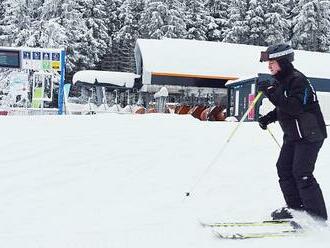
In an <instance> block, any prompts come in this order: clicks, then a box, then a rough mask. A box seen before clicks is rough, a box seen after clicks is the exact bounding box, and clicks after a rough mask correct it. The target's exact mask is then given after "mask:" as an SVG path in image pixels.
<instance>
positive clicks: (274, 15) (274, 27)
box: [264, 0, 290, 45]
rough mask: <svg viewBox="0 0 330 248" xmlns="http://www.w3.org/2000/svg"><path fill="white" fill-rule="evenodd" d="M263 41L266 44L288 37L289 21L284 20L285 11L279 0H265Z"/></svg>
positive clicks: (284, 40)
mask: <svg viewBox="0 0 330 248" xmlns="http://www.w3.org/2000/svg"><path fill="white" fill-rule="evenodd" d="M265 7H266V10H267V11H266V14H265V18H266V19H265V32H264V35H265V37H266V39H265V41H266V44H267V45H272V44H276V43H280V42H286V41H287V40H288V39H289V28H290V23H289V22H288V21H287V20H286V15H287V11H286V8H285V6H284V5H283V3H282V1H281V0H269V1H266V4H265Z"/></svg>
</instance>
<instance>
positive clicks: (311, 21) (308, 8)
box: [292, 0, 330, 52]
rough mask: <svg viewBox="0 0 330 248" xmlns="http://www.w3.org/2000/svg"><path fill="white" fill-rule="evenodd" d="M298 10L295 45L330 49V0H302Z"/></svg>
mask: <svg viewBox="0 0 330 248" xmlns="http://www.w3.org/2000/svg"><path fill="white" fill-rule="evenodd" d="M297 10H298V11H299V14H298V15H297V16H296V17H295V18H294V19H293V37H292V44H293V46H294V47H295V48H298V49H305V50H311V51H320V52H325V51H329V45H330V1H324V0H323V1H322V0H313V1H307V0H301V1H299V3H298V7H297Z"/></svg>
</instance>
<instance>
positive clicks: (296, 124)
mask: <svg viewBox="0 0 330 248" xmlns="http://www.w3.org/2000/svg"><path fill="white" fill-rule="evenodd" d="M291 66H292V65H291ZM274 78H275V79H276V82H275V84H274V87H273V88H270V89H269V90H267V91H266V92H264V93H265V95H266V96H267V97H268V98H269V100H270V101H271V102H272V103H273V104H274V105H275V109H274V110H273V111H271V112H269V113H268V114H267V116H268V118H269V123H271V122H275V121H278V122H279V124H280V126H281V128H282V130H283V132H284V141H285V140H291V141H296V140H306V141H309V142H318V141H322V140H324V139H325V138H326V137H327V131H326V125H325V122H324V118H323V115H322V112H321V109H320V105H319V103H318V100H317V96H316V92H315V90H314V88H313V86H312V85H311V83H310V82H309V80H308V79H307V77H306V76H305V75H304V74H302V73H301V72H299V71H298V70H296V69H294V68H293V66H292V67H291V68H289V69H287V70H286V71H284V72H282V74H280V75H275V76H274Z"/></svg>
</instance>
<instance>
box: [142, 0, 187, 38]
mask: <svg viewBox="0 0 330 248" xmlns="http://www.w3.org/2000/svg"><path fill="white" fill-rule="evenodd" d="M183 13H184V12H183V8H182V6H181V4H180V2H178V1H177V0H165V1H155V0H153V1H152V0H151V1H148V2H147V3H146V8H145V10H144V11H143V13H142V15H141V27H140V32H141V34H142V36H143V37H145V38H152V39H161V38H163V37H167V38H184V37H185V34H186V25H185V22H184V20H183V19H182V16H183Z"/></svg>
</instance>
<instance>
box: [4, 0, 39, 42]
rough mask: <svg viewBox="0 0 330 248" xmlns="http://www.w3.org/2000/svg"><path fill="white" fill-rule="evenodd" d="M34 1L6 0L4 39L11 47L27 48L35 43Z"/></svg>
mask: <svg viewBox="0 0 330 248" xmlns="http://www.w3.org/2000/svg"><path fill="white" fill-rule="evenodd" d="M33 3H34V2H33V1H20V0H17V1H12V0H5V2H4V4H5V5H6V8H5V14H4V18H3V20H2V23H3V25H2V29H3V36H2V37H3V39H4V40H5V41H6V43H7V45H9V46H27V45H32V43H33V40H34V39H33V33H34V29H35V27H36V26H37V25H36V22H35V20H36V16H35V14H36V10H34V9H33V7H34V4H33Z"/></svg>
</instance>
